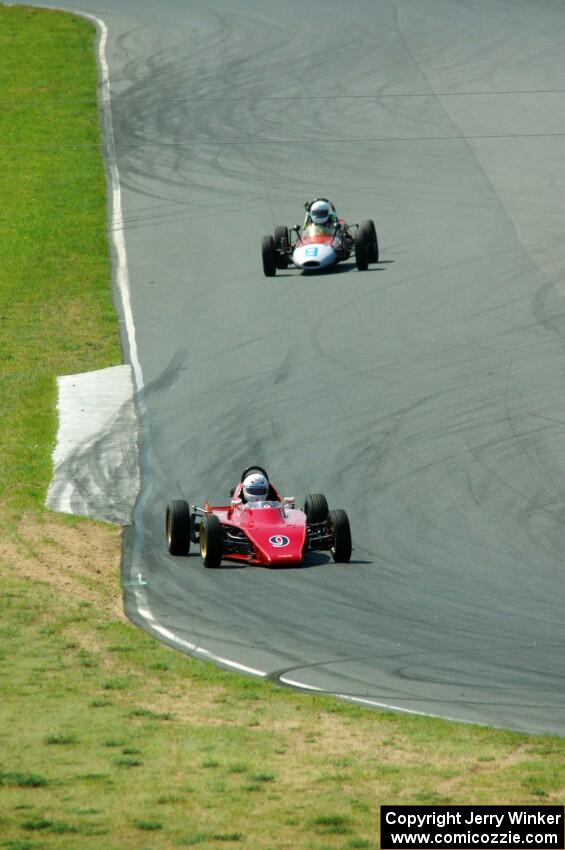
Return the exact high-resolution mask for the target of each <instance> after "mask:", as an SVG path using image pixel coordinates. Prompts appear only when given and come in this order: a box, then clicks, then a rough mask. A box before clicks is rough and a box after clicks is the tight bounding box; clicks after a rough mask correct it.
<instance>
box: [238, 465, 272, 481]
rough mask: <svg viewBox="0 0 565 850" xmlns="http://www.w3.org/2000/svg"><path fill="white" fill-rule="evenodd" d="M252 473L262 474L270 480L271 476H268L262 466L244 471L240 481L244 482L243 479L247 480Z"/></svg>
mask: <svg viewBox="0 0 565 850" xmlns="http://www.w3.org/2000/svg"><path fill="white" fill-rule="evenodd" d="M250 472H260V473H261V475H264V476H265V478H266V479H267V481H268V480H269V476H268V475H267V473H266V472H265V470H264V469H263V467H262V466H248V467H247V469H244V470H243V472H242V473H241V478H240V479H239V480H240V481H243V479H244V478H246V477H247V476H248V475H249V473H250Z"/></svg>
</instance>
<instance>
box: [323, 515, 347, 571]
mask: <svg viewBox="0 0 565 850" xmlns="http://www.w3.org/2000/svg"><path fill="white" fill-rule="evenodd" d="M328 525H329V529H330V535H331V544H330V553H331V556H332V558H333V559H334V561H335V562H336V564H347V562H348V561H349V560H350V558H351V549H352V545H351V527H350V525H349V518H348V516H347V514H346V513H345V511H342V510H336V511H330V513H329V516H328Z"/></svg>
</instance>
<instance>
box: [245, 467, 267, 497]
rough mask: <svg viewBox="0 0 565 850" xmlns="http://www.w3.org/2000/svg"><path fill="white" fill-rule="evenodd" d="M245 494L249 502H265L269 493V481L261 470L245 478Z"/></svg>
mask: <svg viewBox="0 0 565 850" xmlns="http://www.w3.org/2000/svg"><path fill="white" fill-rule="evenodd" d="M243 495H244V497H245V500H246V501H247V502H264V501H265V500H266V499H267V496H268V495H269V482H268V481H267V479H266V478H265V476H264V475H262V474H261V473H260V472H251V473H250V474H249V475H246V476H245V478H244V479H243Z"/></svg>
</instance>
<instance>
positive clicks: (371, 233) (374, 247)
mask: <svg viewBox="0 0 565 850" xmlns="http://www.w3.org/2000/svg"><path fill="white" fill-rule="evenodd" d="M363 226H366V227H367V236H368V244H369V262H370V263H378V262H379V240H378V239H377V229H376V227H375V222H374V221H373V220H372V219H368V220H367V221H363V222H361V228H363Z"/></svg>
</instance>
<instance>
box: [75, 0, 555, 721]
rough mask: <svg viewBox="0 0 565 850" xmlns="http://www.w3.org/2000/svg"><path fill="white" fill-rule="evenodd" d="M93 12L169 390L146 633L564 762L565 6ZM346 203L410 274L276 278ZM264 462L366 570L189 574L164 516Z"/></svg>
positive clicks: (191, 3) (136, 547)
mask: <svg viewBox="0 0 565 850" xmlns="http://www.w3.org/2000/svg"><path fill="white" fill-rule="evenodd" d="M70 7H71V4H69V8H70ZM82 8H83V9H84V11H87V12H90V13H92V14H95V15H97V16H98V17H100V18H102V19H103V20H104V21H105V22H106V24H107V26H108V28H109V40H108V45H107V57H108V62H109V67H110V79H111V91H112V116H113V125H114V135H115V149H116V155H117V162H118V166H119V171H120V177H121V187H122V193H123V194H122V197H123V208H124V223H125V242H126V246H127V253H128V260H129V273H130V280H131V298H132V310H133V316H134V320H135V327H136V338H137V346H138V352H139V359H140V364H141V368H142V371H143V378H144V387H143V388H142V392H141V395H140V410H141V411H142V415H143V423H142V424H143V439H142V445H141V458H142V490H141V495H140V500H139V503H138V506H137V510H136V517H135V525H134V526H133V527H132V528H131V529H129V531H128V532H127V534H126V543H125V552H124V565H123V570H124V578H125V588H126V609H127V611H128V614H129V616H130V617H131V618H132V619H133V620H134V621H135V622H137V623H139V624H140V625H142V626H144V627H145V628H147V629H149V630H150V631H152V633H154V634H155V628H156V627H157V628H158V630H159V631H160V637H161V638H162V639H164V640H166V641H167V642H169V643H171V644H173V645H177V646H181V648H182V646H183V644H182V642H183V641H184V642H185V643H184V648H185V649H186V648H190V647H193V650H194V651H196V653H197V654H202V651H201V650H202V649H203V650H204V651H205V652H210V653H213V654H214V655H216V656H220V657H223V658H225V659H229V660H230V661H232V662H235V663H236V664H241V665H242V666H244V667H250V668H253V669H256V670H258V671H263V672H265V673H267V674H268V675H270V676H271V677H272V678H273V679H275V680H277V679H282V680H283V681H287V682H288V681H294V682H300V683H302V684H304V685H307V686H309V687H313V688H319V689H322V690H324V691H329V692H337V693H341V694H348V695H351V696H353V697H355V698H358V699H361V700H367V701H370V702H374V703H376V704H382V705H388V706H396V707H398V708H401V709H404V710H409V711H417V712H424V713H431V714H436V715H442V716H448V717H452V718H457V719H462V720H467V721H476V722H481V723H487V724H494V725H498V726H504V727H510V728H514V729H521V730H527V731H534V732H537V731H548V732H555V733H558V734H561V735H562V734H565V621H564V617H563V601H564V582H563V573H564V569H565V559H564V557H563V550H564V544H565V475H564V472H565V300H564V297H565V247H564V246H565V240H564V238H563V234H564V233H565V205H564V203H563V199H564V198H565V54H564V52H563V43H564V40H565V39H564V36H565V5H564V4H563V3H562V2H561V0H554V2H551V0H547V2H546V1H545V0H488V2H486V0H418V2H417V3H415V2H413V0H396V2H392V1H391V2H387V0H350V2H348V3H340V2H334V0H326V2H319V0H311V2H308V3H303V2H296V0H285V2H284V3H281V2H277V3H275V2H272V0H206V2H203V0H201V2H196V0H182V2H181V0H176V2H175V0H160V2H159V3H158V4H156V3H154V2H146V0H135V2H133V0H112V3H111V4H110V3H108V4H106V5H105V4H104V2H103V0H102V2H101V4H100V5H98V4H97V5H95V6H94V5H93V6H89V5H88V4H86V5H85V6H83V7H82ZM316 194H323V195H328V196H330V197H331V198H332V199H333V200H334V202H335V204H336V206H337V209H338V212H339V213H340V214H341V215H343V216H344V217H346V218H347V219H349V220H351V221H358V220H360V219H364V218H373V219H374V220H375V222H376V224H377V229H378V231H379V238H380V243H381V257H382V262H381V263H380V264H379V265H378V266H375V267H372V268H371V269H370V271H368V272H366V273H360V272H357V271H356V269H355V268H354V265H353V264H352V263H351V264H349V265H348V266H342V267H340V268H338V270H337V271H336V272H335V273H334V274H325V275H320V276H304V275H301V274H299V273H297V272H296V271H289V272H288V273H284V274H278V275H277V277H276V278H275V279H274V280H267V279H265V278H264V277H263V274H262V270H261V263H260V254H259V241H260V237H261V236H262V235H263V233H266V232H269V231H272V230H273V228H274V226H275V225H276V224H283V223H287V224H293V223H295V222H298V221H300V219H301V215H302V202H303V201H304V200H306V199H308V198H311V197H313V196H315V195H316ZM124 345H125V346H126V349H127V346H128V340H127V338H126V337H125V335H124ZM251 463H259V464H261V465H264V466H266V467H267V469H268V470H269V471H270V474H271V477H272V479H273V480H274V481H275V482H276V483H277V484H278V485H279V486H280V488H281V489H282V490H283V492H284V493H285V494H286V495H293V496H295V497H296V498H297V499H298V500H299V502H300V503H302V500H303V498H304V496H305V495H306V494H307V493H309V492H323V493H325V494H326V495H327V497H328V501H329V503H330V507H332V506H333V507H344V508H346V509H347V511H348V512H349V515H350V517H351V520H352V527H353V535H354V547H355V549H354V554H353V559H352V562H351V564H349V565H335V564H333V563H331V562H330V561H329V560H328V558H326V557H325V555H320V556H317V557H313V558H312V559H311V561H310V562H309V565H308V566H307V567H305V568H302V569H292V570H290V569H288V570H279V571H275V570H268V569H262V568H249V567H248V568H245V567H242V566H239V565H233V564H232V565H229V564H227V563H226V564H225V566H224V567H223V568H221V569H219V570H217V571H216V570H214V571H211V570H205V569H204V567H203V566H202V564H201V561H200V558H199V556H198V555H197V554H195V553H194V554H191V556H190V557H189V558H188V559H186V558H173V557H170V556H169V555H168V554H167V552H166V545H165V536H164V508H165V504H166V502H167V501H168V500H169V499H171V498H178V497H185V498H187V499H188V500H189V501H190V502H195V501H196V502H198V503H200V504H201V503H202V502H203V500H204V499H205V498H206V497H208V498H210V499H211V500H212V501H214V500H216V501H223V500H225V499H226V498H227V493H228V489H229V487H230V485H232V484H233V483H234V482H235V481H236V480H237V478H238V476H239V473H240V472H241V470H242V468H243V467H245V466H246V465H248V464H251ZM197 647H198V648H200V649H196V648H197Z"/></svg>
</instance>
